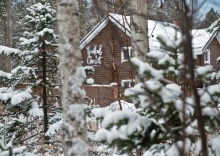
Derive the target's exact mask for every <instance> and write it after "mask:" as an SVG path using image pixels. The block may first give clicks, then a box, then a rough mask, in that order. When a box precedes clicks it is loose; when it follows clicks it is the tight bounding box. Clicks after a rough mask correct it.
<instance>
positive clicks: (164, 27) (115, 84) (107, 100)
mask: <svg viewBox="0 0 220 156" xmlns="http://www.w3.org/2000/svg"><path fill="white" fill-rule="evenodd" d="M129 24H130V17H128V16H121V15H118V14H109V15H107V16H106V17H105V18H104V19H103V20H102V21H101V22H100V23H99V24H98V25H96V27H95V28H94V29H93V30H92V31H91V32H89V33H88V35H87V36H85V38H83V39H82V41H81V42H80V48H81V52H82V65H83V66H93V67H94V69H95V73H94V75H92V78H93V79H94V83H93V84H92V85H85V89H86V91H87V96H88V97H89V98H90V100H91V103H90V104H99V105H100V106H108V105H109V104H111V103H112V102H114V101H117V100H127V99H126V97H124V95H123V93H124V90H125V89H126V88H128V87H131V86H133V85H134V84H135V75H136V71H135V68H134V67H133V65H132V64H131V63H130V62H129V60H130V59H129V58H131V57H132V56H133V55H134V54H133V52H132V48H131V37H130V28H129ZM148 29H149V30H148V37H149V48H150V50H157V49H160V43H159V41H158V40H157V38H156V37H157V35H158V34H162V35H164V36H165V37H167V38H168V39H174V38H175V37H176V36H180V35H181V32H180V30H179V27H176V26H175V25H173V24H169V23H164V22H157V21H151V20H149V21H148ZM192 34H193V45H194V51H195V54H196V55H197V56H198V60H197V63H198V65H205V64H210V65H213V66H215V65H216V63H215V62H216V58H217V57H218V56H220V42H219V41H220V40H219V39H220V38H219V35H218V33H217V32H215V33H208V32H207V31H206V30H194V31H192Z"/></svg>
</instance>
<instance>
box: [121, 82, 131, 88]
mask: <svg viewBox="0 0 220 156" xmlns="http://www.w3.org/2000/svg"><path fill="white" fill-rule="evenodd" d="M131 86H132V80H121V87H125V88H130V87H131Z"/></svg>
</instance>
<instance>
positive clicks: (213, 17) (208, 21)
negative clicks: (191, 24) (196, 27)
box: [200, 8, 220, 28]
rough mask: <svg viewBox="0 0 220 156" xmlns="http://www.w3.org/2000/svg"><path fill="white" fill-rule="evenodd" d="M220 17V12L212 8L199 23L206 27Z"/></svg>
mask: <svg viewBox="0 0 220 156" xmlns="http://www.w3.org/2000/svg"><path fill="white" fill-rule="evenodd" d="M219 18H220V14H219V13H218V12H217V11H215V10H214V9H213V8H211V9H210V10H209V12H208V13H207V14H206V16H205V19H204V20H203V21H202V23H201V24H200V27H201V28H208V27H209V26H210V25H211V24H212V23H213V22H215V21H216V20H217V19H219Z"/></svg>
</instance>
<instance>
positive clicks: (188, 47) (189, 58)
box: [183, 0, 208, 156]
mask: <svg viewBox="0 0 220 156" xmlns="http://www.w3.org/2000/svg"><path fill="white" fill-rule="evenodd" d="M183 2H184V8H185V12H184V13H185V16H184V17H185V24H186V25H185V33H184V36H185V42H184V53H185V58H186V59H185V64H186V66H187V67H188V73H189V75H190V87H191V88H192V93H193V95H194V98H195V114H196V119H197V122H198V124H197V126H198V130H199V132H200V138H201V144H202V145H201V146H202V150H201V153H202V154H201V156H208V151H207V139H206V134H205V129H204V126H205V125H204V121H203V117H202V107H201V103H200V97H199V95H198V92H197V88H196V82H195V74H194V69H195V65H194V63H193V62H194V60H193V49H192V37H191V34H190V28H191V24H192V16H189V14H190V10H189V8H188V6H187V3H186V1H185V0H183Z"/></svg>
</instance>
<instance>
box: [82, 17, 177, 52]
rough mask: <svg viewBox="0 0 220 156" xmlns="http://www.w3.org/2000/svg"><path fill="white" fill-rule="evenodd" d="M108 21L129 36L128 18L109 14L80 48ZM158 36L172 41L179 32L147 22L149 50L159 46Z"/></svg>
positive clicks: (83, 41) (161, 24) (164, 23)
mask: <svg viewBox="0 0 220 156" xmlns="http://www.w3.org/2000/svg"><path fill="white" fill-rule="evenodd" d="M109 21H111V22H112V23H114V24H115V25H116V26H118V27H119V28H120V29H121V30H122V31H124V32H125V33H126V34H127V35H128V36H131V35H130V16H123V15H119V14H113V13H109V14H108V15H107V16H106V17H105V18H103V20H102V21H101V22H99V23H98V24H97V25H96V26H95V28H94V29H92V30H91V31H90V32H89V33H88V34H87V35H86V36H85V37H84V38H83V39H82V40H81V42H80V48H81V49H83V48H84V47H85V46H86V45H87V44H88V43H89V42H90V41H91V40H92V39H93V38H94V37H95V36H96V35H97V34H98V33H99V32H101V31H102V30H103V28H104V27H105V26H106V25H107V24H108V22H109ZM158 34H163V35H164V36H165V37H167V38H168V39H174V38H175V36H176V34H177V36H179V35H180V31H179V28H178V27H176V26H175V25H174V24H170V23H166V22H159V21H152V20H148V36H149V44H150V48H151V49H154V48H159V46H160V44H159V41H158V40H157V39H156V38H157V35H158Z"/></svg>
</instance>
